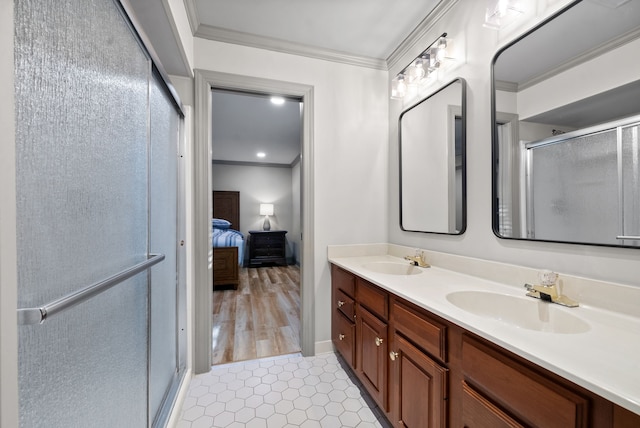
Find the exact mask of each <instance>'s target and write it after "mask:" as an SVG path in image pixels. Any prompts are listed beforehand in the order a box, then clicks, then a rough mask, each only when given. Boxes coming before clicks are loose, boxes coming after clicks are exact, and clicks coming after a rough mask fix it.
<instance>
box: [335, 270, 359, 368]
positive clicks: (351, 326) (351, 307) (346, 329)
mask: <svg viewBox="0 0 640 428" xmlns="http://www.w3.org/2000/svg"><path fill="white" fill-rule="evenodd" d="M331 284H332V286H331V302H332V308H331V340H332V341H333V344H334V346H335V347H336V350H337V351H338V352H339V353H340V355H342V357H343V358H344V359H345V360H346V362H347V364H349V365H350V366H351V367H355V362H356V358H355V357H356V323H355V321H356V307H355V295H356V278H355V276H354V275H352V274H351V273H349V272H347V271H345V270H343V269H340V268H338V267H336V266H333V267H332V270H331Z"/></svg>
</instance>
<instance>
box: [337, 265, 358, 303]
mask: <svg viewBox="0 0 640 428" xmlns="http://www.w3.org/2000/svg"><path fill="white" fill-rule="evenodd" d="M331 268H332V269H331V282H332V283H333V285H334V287H335V288H337V289H340V290H342V291H343V292H344V293H345V294H346V295H348V296H350V297H352V298H353V297H355V296H356V277H355V275H354V274H352V273H350V272H347V271H346V270H344V269H342V268H340V267H338V266H336V265H331Z"/></svg>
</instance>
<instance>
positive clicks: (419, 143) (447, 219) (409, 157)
mask: <svg viewBox="0 0 640 428" xmlns="http://www.w3.org/2000/svg"><path fill="white" fill-rule="evenodd" d="M465 98H466V83H465V81H464V80H463V79H460V78H459V79H455V80H454V81H452V82H450V83H449V84H447V85H445V86H444V87H442V88H441V89H439V90H438V91H437V92H435V93H433V94H431V95H430V96H428V97H427V98H425V99H424V100H422V101H420V102H419V103H417V104H416V105H414V106H412V107H410V108H408V109H407V110H405V111H404V112H403V113H402V114H401V115H400V126H399V129H400V227H401V228H402V230H406V231H412V232H432V233H444V234H453V235H459V234H462V233H464V230H465V228H466V195H465V192H466V185H465V178H466V172H465V144H466V132H465V129H466V125H465V110H466V105H465V104H466V102H465Z"/></svg>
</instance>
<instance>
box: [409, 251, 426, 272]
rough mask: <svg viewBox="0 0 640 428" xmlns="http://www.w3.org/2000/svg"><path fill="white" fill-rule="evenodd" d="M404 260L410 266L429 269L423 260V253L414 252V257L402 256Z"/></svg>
mask: <svg viewBox="0 0 640 428" xmlns="http://www.w3.org/2000/svg"><path fill="white" fill-rule="evenodd" d="M404 259H405V260H409V261H410V262H411V264H412V265H414V266H418V267H421V268H428V267H431V265H429V263H427V261H426V260H425V258H424V251H420V250H416V254H415V256H404Z"/></svg>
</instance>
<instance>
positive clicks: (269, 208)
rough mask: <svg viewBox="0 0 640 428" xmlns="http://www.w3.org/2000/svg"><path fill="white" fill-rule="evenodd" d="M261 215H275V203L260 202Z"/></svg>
mask: <svg viewBox="0 0 640 428" xmlns="http://www.w3.org/2000/svg"><path fill="white" fill-rule="evenodd" d="M260 215H273V204H260Z"/></svg>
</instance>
